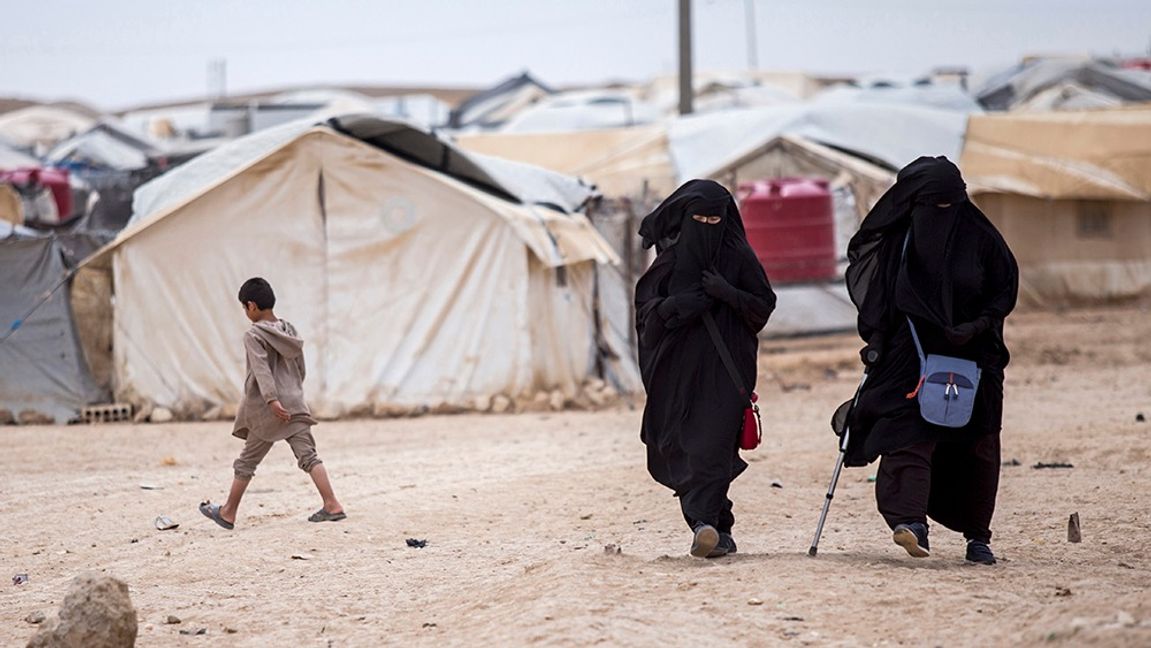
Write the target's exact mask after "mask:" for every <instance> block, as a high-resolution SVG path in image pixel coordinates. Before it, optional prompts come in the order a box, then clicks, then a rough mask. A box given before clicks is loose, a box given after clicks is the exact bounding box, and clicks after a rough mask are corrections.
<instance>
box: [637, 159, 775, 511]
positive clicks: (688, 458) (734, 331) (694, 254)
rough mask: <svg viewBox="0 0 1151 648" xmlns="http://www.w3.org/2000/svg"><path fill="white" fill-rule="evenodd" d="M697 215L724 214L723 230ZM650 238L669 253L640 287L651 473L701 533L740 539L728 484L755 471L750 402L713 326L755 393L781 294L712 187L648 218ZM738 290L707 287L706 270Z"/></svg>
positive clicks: (731, 205) (725, 198)
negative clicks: (708, 323) (763, 339)
mask: <svg viewBox="0 0 1151 648" xmlns="http://www.w3.org/2000/svg"><path fill="white" fill-rule="evenodd" d="M694 214H699V215H705V216H722V217H723V221H722V222H721V223H720V224H718V225H707V224H703V223H699V222H697V221H695V220H693V219H692V218H691V217H692V215H694ZM640 233H641V234H642V235H643V236H644V239H645V242H647V243H648V244H649V245H651V244H655V245H657V250H659V255H658V256H657V258H656V260H655V262H654V263H653V264H652V266H651V268H650V269H649V270H648V271H647V272H646V273H644V275H643V276H642V277H641V278H640V280H639V282H638V284H637V286H636V313H637V316H636V329H637V331H638V333H639V361H640V368H641V371H642V375H643V382H644V387H645V388H646V390H647V395H648V399H647V405H646V407H645V408H644V416H643V427H642V431H641V435H640V436H641V439H642V440H643V442H644V443H645V444H646V445H647V450H648V461H647V463H648V471H649V472H650V473H651V475H652V477H653V478H654V479H655V480H656V481H657V482H659V483H661V484H663V485H665V486H667V487H668V488H671V489H672V490H673V491H675V494H676V495H677V496H679V497H680V502H681V506H682V508H683V511H684V517H685V519H686V520H687V521H688V524H689V525H691V524H693V523H695V522H704V523H707V524H711V525H712V526H715V527H717V528H718V529H719V530H720V531H724V532H730V529H731V525H732V523H733V522H734V518H733V516H732V513H731V502H730V501H729V500H728V499H727V491H728V486H729V485H730V484H731V482H732V480H734V479H735V478H736V477H737V476H739V474H740V473H742V472H743V470H744V469H745V468H747V464H746V463H744V461H743V460H742V459H740V457H739V448H738V440H739V431H740V426H741V422H742V417H743V410H744V408H745V407H746V405H747V401H746V399H743V398H741V397H740V395H739V392H738V391H737V389H736V387H735V385H733V384H732V380H731V377H730V376H729V375H728V372H727V370H726V368H725V367H724V365H723V362H722V361H721V360H720V358H719V355H718V354H717V352H716V350H715V345H714V343H713V342H712V339H711V337H710V336H709V334H708V332H707V329H706V328H705V326H704V323H703V319H702V316H703V313H704V312H709V313H711V315H712V316H713V317H714V319H715V322H716V324H717V326H718V328H719V331H720V335H721V337H722V339H723V340H724V342H725V343H726V345H727V347H728V350H729V351H730V353H731V355H732V358H733V359H734V361H735V364H736V368H737V369H738V371H739V374H740V376H741V377H742V378H743V380H744V382H745V384H746V385H754V384H755V379H756V363H757V357H758V337H757V334H758V333H759V331H760V330H761V329H762V328H763V327H764V325H766V324H767V320H768V318H769V317H770V315H771V312H772V310H773V309H774V308H775V293H774V292H772V290H771V286H770V284H769V283H768V280H767V275H766V274H765V273H764V271H763V267H762V266H761V265H760V264H759V261H758V259H757V258H756V256H755V254H754V252H752V250H751V247H750V246H749V245H748V243H747V238H746V235H745V234H744V230H743V224H742V221H741V220H740V216H739V210H738V208H737V207H736V205H735V201H734V200H733V199H732V197H731V195H730V194H729V193H728V192H727V190H725V189H724V188H723V187H721V186H720V185H718V184H716V183H714V182H711V181H700V180H695V181H692V182H689V183H687V184H686V185H684V186H683V187H681V188H680V189H679V190H677V191H676V192H675V193H674V194H672V196H670V197H669V198H668V199H667V200H665V201H664V203H663V204H661V205H660V207H659V208H657V209H656V210H655V211H654V212H653V213H652V214H651V215H649V216H648V217H647V218H645V219H644V224H643V227H641V229H640ZM707 270H712V271H714V272H716V273H717V274H718V275H719V276H721V277H722V280H723V281H724V282H726V284H728V288H730V290H726V289H725V290H724V291H713V292H716V293H717V294H721V295H722V298H717V297H714V296H712V295H708V294H706V292H705V291H704V288H703V284H704V282H703V273H704V271H707Z"/></svg>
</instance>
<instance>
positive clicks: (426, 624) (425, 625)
mask: <svg viewBox="0 0 1151 648" xmlns="http://www.w3.org/2000/svg"><path fill="white" fill-rule="evenodd" d="M424 627H425V628H434V627H436V624H434V623H425V624H424Z"/></svg>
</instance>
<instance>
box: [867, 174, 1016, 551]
mask: <svg viewBox="0 0 1151 648" xmlns="http://www.w3.org/2000/svg"><path fill="white" fill-rule="evenodd" d="M964 189H965V186H964V184H963V180H962V178H961V177H960V174H959V169H958V168H956V167H955V165H954V164H952V163H951V162H949V161H948V160H947V159H946V158H920V159H918V160H916V161H915V162H913V163H912V164H911V165H909V166H908V167H906V168H904V169H903V170H902V171H900V173H899V177H898V179H897V181H896V183H895V185H894V186H893V187H892V188H891V189H890V190H889V191H888V192H887V193H886V194H885V195H884V196H883V197H882V198H881V199H880V200H879V202H878V203H877V204H876V206H875V208H874V209H872V211H871V213H869V214H868V216H867V218H866V219H865V220H864V222H863V224H862V226H861V227H860V231H859V232H858V233H857V234H856V235H855V236H854V237H853V238H852V240H851V244H850V246H849V248H848V260H849V261H850V266H849V267H848V271H847V283H848V290H849V292H850V293H851V297H852V300H853V301H854V303H855V304H856V306H857V307H858V309H859V333H860V336H861V337H862V338H863V340H864V342H866V343H867V347H866V348H865V353H864V356H865V357H869V358H870V360H869V362H870V366H869V368H868V377H867V382H866V384H865V386H864V388H863V389H862V390H861V391H860V394H859V401H858V404H857V405H856V406H855V407H854V408H853V409H852V410H851V412H850V414H849V416H848V422H849V423H850V426H851V439H850V444H849V446H848V449H847V456H846V461H845V462H846V464H847V465H849V466H862V465H866V464H868V463H871V462H872V461H874V460H875V459H876V458H877V457H880V456H882V459H881V461H880V467H879V474H878V478H877V482H876V500H877V503H878V506H879V510H880V512H881V513H882V514H883V516H884V518H885V520H886V521H887V522H888V524H889V525H890V526H891V527H892V528H894V527H895V526H896V525H898V524H910V523H923V524H926V521H927V516H928V515H930V516H931V517H932V518H934V519H935V520H937V521H939V522H940V523H942V524H944V525H945V526H948V527H950V528H952V529H955V530H957V531H960V532H962V533H964V535H965V536H967V538H968V539H970V540H980V541H983V542H988V541H989V540H990V538H991V531H990V528H989V526H990V522H991V517H992V514H993V513H994V510H995V493H996V490H997V487H998V475H999V432H1000V429H1001V427H1002V419H1003V375H1004V374H1003V372H1004V369H1005V368H1006V366H1007V364H1008V362H1009V361H1010V357H1011V356H1010V353H1009V352H1008V350H1007V346H1006V344H1005V343H1004V340H1003V323H1004V320H1005V318H1006V317H1007V315H1008V314H1009V313H1010V312H1011V310H1012V309H1013V308H1014V306H1015V299H1016V295H1017V291H1018V282H1019V270H1018V266H1017V265H1016V263H1015V258H1014V257H1013V256H1012V254H1011V251H1010V249H1008V247H1007V244H1006V242H1005V241H1004V240H1003V238H1002V237H1001V236H1000V235H999V232H998V231H997V230H996V229H995V227H994V226H993V225H992V224H991V222H990V221H989V220H987V218H986V216H984V215H983V213H982V212H980V211H979V209H978V208H977V207H976V206H975V205H973V204H972V203H971V202H969V201H968V200H967V196H966V193H965V191H964ZM908 318H910V319H911V321H913V322H914V323H915V329H916V331H917V332H918V334H919V338H920V341H921V342H922V344H923V348H924V352H925V353H927V354H932V353H935V354H941V355H948V356H953V357H960V358H966V359H969V360H974V361H975V362H976V363H977V364H978V365H979V367H980V368H981V370H982V375H981V380H980V383H979V388H978V391H977V392H976V396H975V408H974V411H973V413H972V417H971V421H970V422H969V423H968V424H967V425H966V426H964V427H962V428H958V429H954V428H944V427H940V426H936V425H932V424H929V423H927V422H926V421H924V420H923V418H922V416H920V414H919V404H918V401H917V400H915V399H914V398H913V397H912V398H909V395H910V394H911V393H912V392H914V391H915V390H916V385H917V383H918V381H919V378H920V375H919V374H920V366H919V356H918V354H917V352H916V349H915V344H914V342H913V340H912V337H911V330H910V326H909V324H908ZM868 351H871V352H873V353H868Z"/></svg>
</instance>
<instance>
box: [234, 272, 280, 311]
mask: <svg viewBox="0 0 1151 648" xmlns="http://www.w3.org/2000/svg"><path fill="white" fill-rule="evenodd" d="M248 302H253V303H255V304H256V308H259V309H260V310H268V309H269V308H272V307H273V306H275V305H276V293H274V292H272V285H271V284H269V283H268V282H267V281H265V280H264V279H263V278H261V277H252V278H251V279H249V280H247V281H245V282H244V285H243V286H240V303H241V304H245V305H246V304H247V303H248Z"/></svg>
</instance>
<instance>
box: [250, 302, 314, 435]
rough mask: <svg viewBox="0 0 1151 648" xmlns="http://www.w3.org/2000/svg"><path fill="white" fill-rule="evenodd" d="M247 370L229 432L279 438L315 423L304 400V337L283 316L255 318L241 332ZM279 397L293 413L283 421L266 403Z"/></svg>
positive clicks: (282, 403) (281, 402)
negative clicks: (242, 394) (268, 320)
mask: <svg viewBox="0 0 1151 648" xmlns="http://www.w3.org/2000/svg"><path fill="white" fill-rule="evenodd" d="M244 353H245V355H246V356H247V365H248V374H247V376H246V377H245V378H244V396H243V398H242V399H241V400H240V407H239V409H238V410H237V411H236V425H235V427H233V428H232V434H233V435H234V436H237V437H239V438H241V439H247V438H248V434H249V433H251V434H253V435H254V436H255V437H256V438H257V439H260V440H262V441H280V440H282V439H286V438H288V437H289V436H291V435H292V434H293V433H294V432H295V431H297V430H299V425H298V424H300V423H303V424H306V425H315V424H316V421H315V419H313V418H312V413H311V411H310V410H309V409H308V405H307V403H305V402H304V376H305V375H306V373H307V371H306V369H305V367H304V341H303V340H302V339H300V337H299V335H298V334H297V333H296V329H295V327H293V326H292V325H291V324H289V323H288V322H286V321H284V320H277V321H275V322H256V323H255V324H253V325H252V328H250V329H248V331H247V332H246V333H244ZM274 400H278V401H280V404H281V405H283V407H284V409H286V410H288V413H289V414H291V415H292V418H291V420H290V421H289V422H287V423H285V422H284V421H281V420H280V419H278V418H276V415H275V414H273V413H272V408H271V407H269V406H268V403H270V402H272V401H274Z"/></svg>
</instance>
